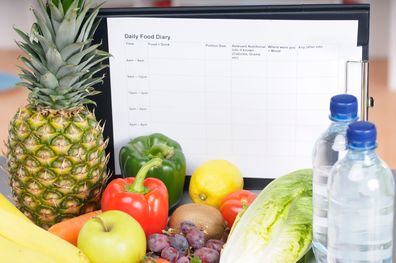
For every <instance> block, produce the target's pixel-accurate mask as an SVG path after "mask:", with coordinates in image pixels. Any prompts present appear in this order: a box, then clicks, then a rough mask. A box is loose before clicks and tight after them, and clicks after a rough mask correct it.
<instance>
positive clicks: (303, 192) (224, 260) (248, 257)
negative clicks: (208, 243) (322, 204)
mask: <svg viewBox="0 0 396 263" xmlns="http://www.w3.org/2000/svg"><path fill="white" fill-rule="evenodd" d="M311 241H312V171H311V170H309V169H305V170H298V171H295V172H293V173H290V174H287V175H285V176H282V177H279V178H277V179H275V180H274V181H272V182H271V183H270V184H269V185H268V186H267V187H266V188H265V189H264V190H263V191H262V192H261V193H260V194H259V196H258V197H257V198H256V200H255V201H254V202H253V203H252V204H251V205H250V206H249V208H248V209H247V210H246V212H245V213H244V214H243V216H242V217H241V219H240V221H239V222H238V224H237V225H236V226H235V228H234V230H233V231H232V233H231V234H230V237H229V239H228V241H227V243H226V245H225V248H224V250H223V252H222V255H221V258H220V262H221V263H233V262H249V263H256V262H257V263H262V262H270V263H278V262H279V263H289V262H290V263H295V262H297V261H298V260H299V259H300V258H301V257H303V256H304V254H305V253H306V252H307V251H308V250H309V248H310V245H311Z"/></svg>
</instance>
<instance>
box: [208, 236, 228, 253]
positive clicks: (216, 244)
mask: <svg viewBox="0 0 396 263" xmlns="http://www.w3.org/2000/svg"><path fill="white" fill-rule="evenodd" d="M223 246H224V242H223V241H221V240H217V239H210V240H208V241H206V244H205V247H207V248H212V249H214V250H216V251H217V252H219V253H220V251H221V249H222V248H223Z"/></svg>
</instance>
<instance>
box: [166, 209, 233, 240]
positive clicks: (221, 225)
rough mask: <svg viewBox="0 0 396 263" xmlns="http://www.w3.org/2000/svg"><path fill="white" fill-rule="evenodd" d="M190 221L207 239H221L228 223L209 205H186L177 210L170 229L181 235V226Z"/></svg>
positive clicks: (170, 222) (173, 215)
mask: <svg viewBox="0 0 396 263" xmlns="http://www.w3.org/2000/svg"><path fill="white" fill-rule="evenodd" d="M184 221H190V222H192V223H194V225H196V226H197V228H198V229H200V230H201V231H203V232H204V233H205V239H206V240H209V239H221V238H222V237H223V235H224V232H225V230H226V223H225V221H224V219H223V216H222V215H221V213H220V211H219V210H217V209H216V208H214V207H212V206H208V205H200V204H185V205H182V206H179V207H178V208H176V210H175V211H174V212H173V214H172V216H171V218H170V219H169V223H168V225H169V227H170V228H172V229H174V230H175V232H176V233H180V232H181V231H180V224H181V223H182V222H184Z"/></svg>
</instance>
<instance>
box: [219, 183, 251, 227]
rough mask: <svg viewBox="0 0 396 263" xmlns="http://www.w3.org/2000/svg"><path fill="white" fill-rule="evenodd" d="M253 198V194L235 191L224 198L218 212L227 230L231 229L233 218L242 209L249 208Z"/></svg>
mask: <svg viewBox="0 0 396 263" xmlns="http://www.w3.org/2000/svg"><path fill="white" fill-rule="evenodd" d="M255 198H256V195H255V194H254V193H252V192H249V191H246V190H240V191H236V192H233V193H231V194H229V195H227V196H226V197H224V199H223V201H222V202H221V205H220V212H221V214H222V215H223V217H224V219H225V221H226V222H227V226H228V227H229V228H231V227H232V225H233V224H234V221H235V218H236V217H237V215H238V213H239V212H240V211H242V209H243V207H244V206H249V205H250V204H251V203H252V202H253V201H254V199H255Z"/></svg>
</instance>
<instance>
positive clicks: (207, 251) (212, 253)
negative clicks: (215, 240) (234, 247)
mask: <svg viewBox="0 0 396 263" xmlns="http://www.w3.org/2000/svg"><path fill="white" fill-rule="evenodd" d="M194 255H195V256H197V257H199V258H200V259H201V260H202V263H218V262H219V261H220V254H219V252H217V251H216V250H214V249H212V248H207V247H203V248H200V249H197V250H195V252H194Z"/></svg>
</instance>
